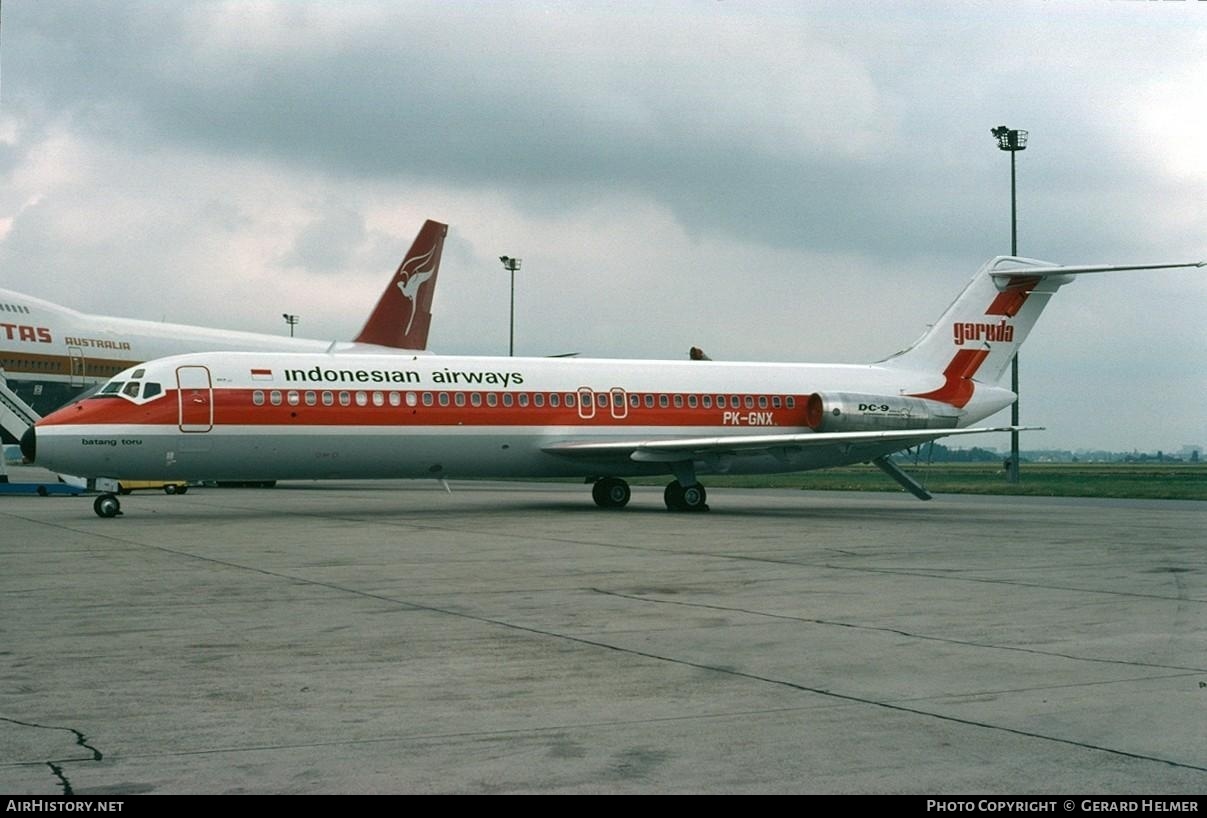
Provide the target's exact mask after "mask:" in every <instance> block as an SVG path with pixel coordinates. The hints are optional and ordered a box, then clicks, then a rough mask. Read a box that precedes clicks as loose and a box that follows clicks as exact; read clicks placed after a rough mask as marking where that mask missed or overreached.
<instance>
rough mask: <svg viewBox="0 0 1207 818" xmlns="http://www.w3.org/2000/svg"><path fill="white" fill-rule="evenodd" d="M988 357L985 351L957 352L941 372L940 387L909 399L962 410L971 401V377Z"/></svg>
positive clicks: (972, 387)
mask: <svg viewBox="0 0 1207 818" xmlns="http://www.w3.org/2000/svg"><path fill="white" fill-rule="evenodd" d="M988 356H989V350H987V349H961V350H959V351H958V352H956V355H955V357H954V358H952V359H951V363H949V364H948V365H947V368H946V369H944V370H943V378H944V383H943V385H942V386H940V387H939V388H938V389H936V390H934V391H933V392H926V393H923V394H921V395H911V397H915V398H929V399H930V400H937V401H942V402H943V403H949V404H951V405H952V406H954V407H956V408H957V409H960V408H963V407H964V406H966V405H968V401H970V400H972V393H973V391H974V390H975V384H973V382H972V376H973V375H975V374H976V371H977V369H979V368H980V366H981V364H982V363H983V362H984V361H985V358H987V357H988Z"/></svg>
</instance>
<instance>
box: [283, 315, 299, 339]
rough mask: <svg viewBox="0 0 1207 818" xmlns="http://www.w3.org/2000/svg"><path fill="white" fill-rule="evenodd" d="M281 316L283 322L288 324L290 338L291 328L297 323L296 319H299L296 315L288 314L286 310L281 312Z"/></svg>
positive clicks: (291, 335)
mask: <svg viewBox="0 0 1207 818" xmlns="http://www.w3.org/2000/svg"><path fill="white" fill-rule="evenodd" d="M281 317H282V318H284V319H285V323H286V324H288V325H289V337H290V338H292V337H293V328H294V327H296V326H297V325H298V321H300V320H301V319H300V318H298V317H297V316H296V315H290V314H289V313H287V312H283V313H281Z"/></svg>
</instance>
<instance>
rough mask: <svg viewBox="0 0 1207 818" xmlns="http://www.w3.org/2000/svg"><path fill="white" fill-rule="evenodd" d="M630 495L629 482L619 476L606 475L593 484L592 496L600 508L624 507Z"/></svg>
mask: <svg viewBox="0 0 1207 818" xmlns="http://www.w3.org/2000/svg"><path fill="white" fill-rule="evenodd" d="M629 495H630V491H629V484H628V483H626V482H625V481H623V480H621V479H620V478H619V477H604V478H603V479H601V480H596V481H595V484H594V485H593V486H591V497H592V498H593V499H594V500H595V505H597V506H599V507H600V508H624V507H625V506H626V505H628V504H629Z"/></svg>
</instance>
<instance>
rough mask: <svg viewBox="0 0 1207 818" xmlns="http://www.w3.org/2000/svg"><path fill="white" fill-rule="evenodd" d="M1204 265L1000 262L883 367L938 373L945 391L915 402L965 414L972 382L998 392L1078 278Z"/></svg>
mask: <svg viewBox="0 0 1207 818" xmlns="http://www.w3.org/2000/svg"><path fill="white" fill-rule="evenodd" d="M1204 265H1207V262H1204V261H1200V262H1197V263H1188V264H1147V265H1129V266H1114V265H1098V266H1080V267H1062V266H1060V265H1057V264H1052V263H1050V262H1046V261H1038V260H1036V259H1031V258H1020V257H1017V256H998V257H997V258H994V259H992V260H990V261H988V262H986V263H985V265H984V266H982V267H981V269H980V270H978V271H977V274H976V275H975V276H974V277H973V279H972V281H970V282H968V286H966V287H965V288H964V291H963V292H962V293H960V295H959V296H958V297H957V298H956V300H955V301H953V302H952V304H951V306H950V307H948V308H947V310H946V311H945V312H944V313H943V315H942V317H940V318H939V320H938V321H937V322H935V324H934V325H932V326H931V328H930V329H929V330H927V332H926V333H925V334H924V335H923V336H922V337H921V338H920V339H918V341H917V342H916V343H914V344H913V346H911V347H909V348H908V349H905V350H903V351H902V352H899V353H897V354H896V355H894V356H892V357H891V358H888V359H887V360H884V361H882V362H880V365H881V366H886V367H891V368H895V369H911V370H914V371H919V372H941V373H942V374H943V376H944V379H945V381H944V384H943V385H942V386H941V387H939V388H938V389H936V390H933V391H931V392H928V393H926V394H924V395H917V396H916V397H923V398H930V399H932V400H937V401H942V402H943V403H948V404H951V405H952V406H956V407H963V406H964V405H965V404H966V403H967V402H968V401H969V400H970V399H971V397H972V393H973V390H974V380H975V382H976V383H982V384H988V385H994V384H997V383H998V382H999V381H1000V380H1001V379H1002V376H1003V374H1004V373H1005V371H1006V369H1007V368H1008V367H1009V365H1010V360H1011V358H1013V357H1014V355H1015V354H1016V353H1017V352H1018V348H1019V347H1020V346H1022V343H1023V341H1025V340H1026V339H1027V335H1028V334H1029V333H1030V332H1031V328H1032V327H1034V326H1035V322H1036V321H1037V320H1038V319H1039V315H1040V313H1041V312H1043V309H1044V307H1046V306H1047V305H1048V299H1050V298H1051V297H1052V295H1053V294H1054V293H1055V292H1056V291H1057V290H1058V289H1060V288H1061V287H1062V286H1064V285H1065V284H1068V283H1069V282H1071V281H1072V280H1073V277H1074V276H1077V275H1082V274H1085V273H1106V272H1113V271H1120V270H1161V269H1169V268H1174V267H1202V266H1204Z"/></svg>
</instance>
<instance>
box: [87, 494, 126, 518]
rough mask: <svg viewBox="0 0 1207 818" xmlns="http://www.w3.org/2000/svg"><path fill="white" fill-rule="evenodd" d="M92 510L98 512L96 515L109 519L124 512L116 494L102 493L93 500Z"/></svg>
mask: <svg viewBox="0 0 1207 818" xmlns="http://www.w3.org/2000/svg"><path fill="white" fill-rule="evenodd" d="M92 510H93V511H95V512H96V516H98V517H103V518H105V519H109V518H111V517H116V516H118V515H119V514H121V513H122V504H121V501H120V500H118V499H117V495H116V494H102V495H101V496H100V497H97V498H96V499H95V500H93V502H92Z"/></svg>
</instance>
